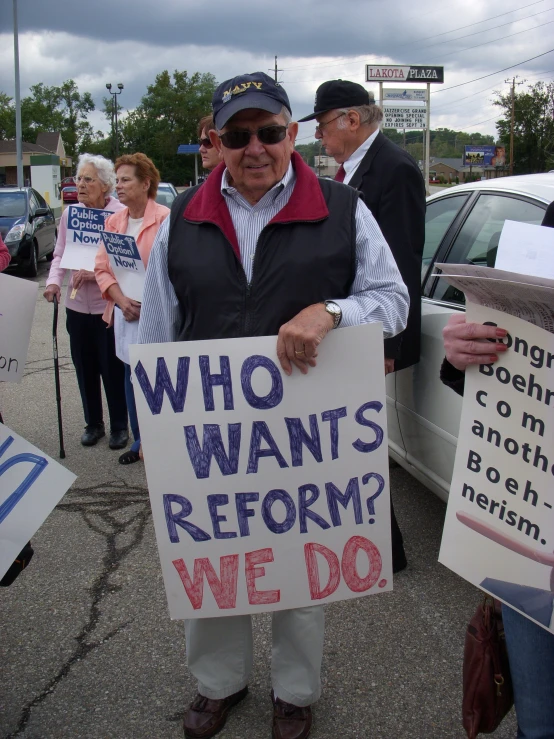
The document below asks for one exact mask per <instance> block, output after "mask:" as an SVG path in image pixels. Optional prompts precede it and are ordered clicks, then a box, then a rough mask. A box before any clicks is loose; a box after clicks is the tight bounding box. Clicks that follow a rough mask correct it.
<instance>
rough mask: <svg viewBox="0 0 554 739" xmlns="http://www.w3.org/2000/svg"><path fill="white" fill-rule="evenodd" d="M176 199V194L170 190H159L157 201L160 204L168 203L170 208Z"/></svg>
mask: <svg viewBox="0 0 554 739" xmlns="http://www.w3.org/2000/svg"><path fill="white" fill-rule="evenodd" d="M174 200H175V196H174V195H173V193H172V192H171V191H170V190H158V193H157V195H156V202H157V203H159V204H160V205H166V206H167V207H168V208H171V204H172V203H173V201H174Z"/></svg>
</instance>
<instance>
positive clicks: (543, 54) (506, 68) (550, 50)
mask: <svg viewBox="0 0 554 739" xmlns="http://www.w3.org/2000/svg"><path fill="white" fill-rule="evenodd" d="M553 51H554V49H549V50H548V51H544V52H543V53H542V54H537V56H532V57H531V58H530V59H524V60H523V61H522V62H518V63H517V64H511V65H510V66H509V67H504V69H499V70H498V71H497V72H491V73H490V74H484V75H483V76H482V77H476V78H475V79H474V80H468V81H467V82H460V83H459V84H458V85H452V86H451V87H443V88H442V90H433V91H432V92H431V95H437V94H438V93H439V92H446V91H447V90H454V89H455V88H456V87H463V86H464V85H470V84H471V83H472V82H479V80H484V79H486V78H487V77H494V75H495V74H500V73H501V72H506V70H508V69H515V67H519V66H521V65H522V64H527V62H532V61H534V60H535V59H540V58H541V56H546V55H547V54H552V52H553Z"/></svg>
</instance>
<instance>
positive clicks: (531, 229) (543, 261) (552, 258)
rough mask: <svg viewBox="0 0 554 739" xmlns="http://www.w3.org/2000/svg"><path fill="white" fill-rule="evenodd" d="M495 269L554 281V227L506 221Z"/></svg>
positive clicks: (499, 243)
mask: <svg viewBox="0 0 554 739" xmlns="http://www.w3.org/2000/svg"><path fill="white" fill-rule="evenodd" d="M495 269H502V270H506V271H508V272H518V273H519V274H523V275H540V276H541V277H546V278H549V279H551V280H554V228H544V226H535V225H534V224H532V223H519V221H505V222H504V226H503V228H502V233H501V234H500V240H499V242H498V251H497V254H496V262H495Z"/></svg>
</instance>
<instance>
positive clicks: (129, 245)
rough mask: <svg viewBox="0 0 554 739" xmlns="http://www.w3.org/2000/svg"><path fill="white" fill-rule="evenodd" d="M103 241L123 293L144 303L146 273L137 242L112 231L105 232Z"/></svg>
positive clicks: (130, 237)
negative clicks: (143, 293)
mask: <svg viewBox="0 0 554 739" xmlns="http://www.w3.org/2000/svg"><path fill="white" fill-rule="evenodd" d="M102 239H103V241H104V246H105V247H106V251H107V253H108V259H109V260H110V264H111V267H112V269H113V273H114V276H115V279H116V280H117V282H118V284H119V287H120V288H121V292H122V293H123V295H125V296H126V297H127V298H132V299H133V300H137V301H138V302H139V303H142V292H143V290H144V278H145V275H146V271H145V269H144V262H143V261H142V259H141V257H140V254H139V250H138V248H137V242H136V241H135V239H134V238H133V237H132V236H126V235H125V234H116V233H112V232H111V231H104V233H103V234H102Z"/></svg>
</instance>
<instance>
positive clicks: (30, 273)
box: [25, 242, 38, 277]
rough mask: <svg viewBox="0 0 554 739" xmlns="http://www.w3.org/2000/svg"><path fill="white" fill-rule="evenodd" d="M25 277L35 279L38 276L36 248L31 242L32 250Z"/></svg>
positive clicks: (34, 243)
mask: <svg viewBox="0 0 554 739" xmlns="http://www.w3.org/2000/svg"><path fill="white" fill-rule="evenodd" d="M25 274H26V275H27V277H36V276H37V274H38V246H37V244H36V242H33V248H32V249H31V257H30V259H29V262H28V264H27V269H26V270H25Z"/></svg>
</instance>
